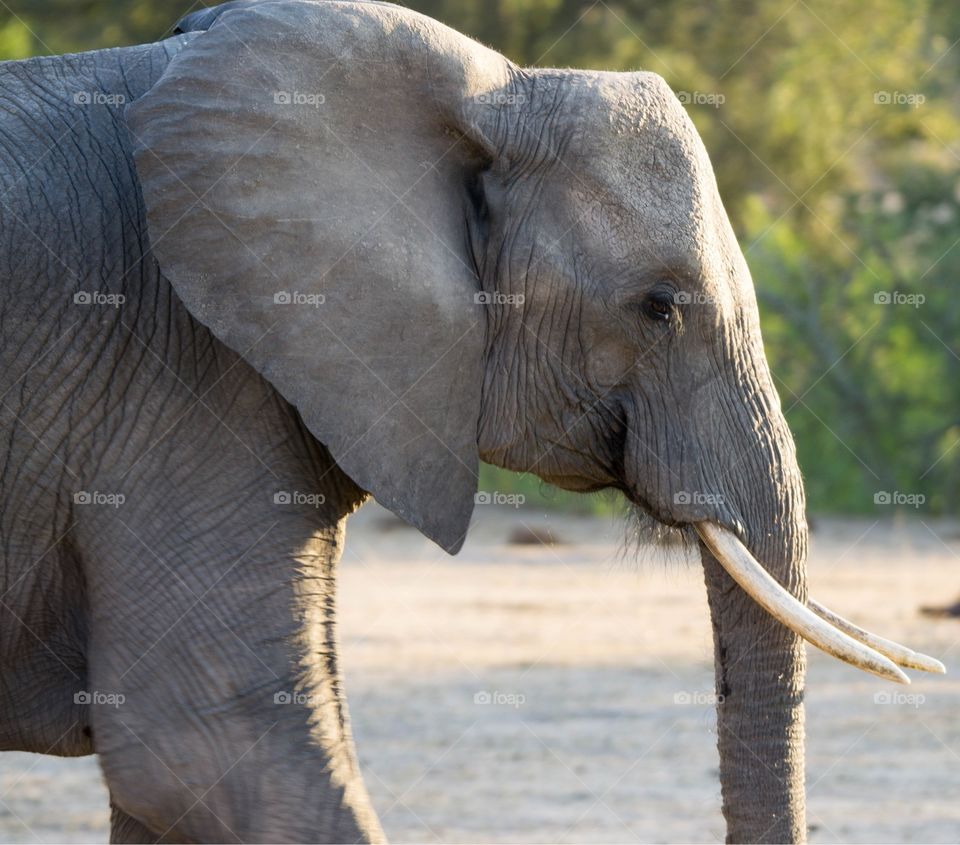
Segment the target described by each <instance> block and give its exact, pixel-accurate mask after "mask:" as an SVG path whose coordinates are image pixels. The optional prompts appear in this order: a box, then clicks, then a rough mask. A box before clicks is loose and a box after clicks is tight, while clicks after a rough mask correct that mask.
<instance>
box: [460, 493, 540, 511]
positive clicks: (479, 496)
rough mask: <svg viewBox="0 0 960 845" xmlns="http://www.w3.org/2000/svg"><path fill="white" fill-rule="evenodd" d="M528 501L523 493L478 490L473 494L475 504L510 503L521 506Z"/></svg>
mask: <svg viewBox="0 0 960 845" xmlns="http://www.w3.org/2000/svg"><path fill="white" fill-rule="evenodd" d="M526 501H527V497H526V496H524V495H523V493H500V492H498V491H496V490H494V491H492V492H487V491H485V490H478V491H477V492H476V493H474V494H473V503H474V504H475V505H510V506H511V507H514V508H519V507H520V506H521V505H522V504H524V503H525V502H526Z"/></svg>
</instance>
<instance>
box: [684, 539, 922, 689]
mask: <svg viewBox="0 0 960 845" xmlns="http://www.w3.org/2000/svg"><path fill="white" fill-rule="evenodd" d="M696 528H697V532H698V533H699V534H700V537H701V538H702V539H703V542H704V543H706V544H707V547H708V548H709V549H710V551H711V552H713V554H714V555H715V556H716V558H717V560H718V561H720V564H721V565H722V566H723V568H724V569H725V570H727V572H728V573H729V574H730V577H731V578H733V580H734V581H736V582H737V583H738V584H739V585H740V586H741V587H742V588H743V590H744V592H746V593H747V595H748V596H750V598H752V599H753V600H754V601H755V602H756V603H757V604H759V605H760V606H761V607H762V608H763V609H764V610H766V611H767V613H769V614H770V615H771V616H772V617H773V618H774V619H776V620H778V621H779V622H782V623H783V624H784V625H786V626H787V627H788V628H789V629H790V630H791V631H793V632H794V633H795V634H798V635H799V636H801V637H803V638H804V639H805V640H807V641H808V642H810V643H812V644H813V645H815V646H816V647H817V648H819V649H822V650H823V651H825V652H827V653H828V654H832V655H833V656H834V657H837V658H839V659H840V660H843V661H845V662H847V663H851V664H853V665H854V666H857V667H859V668H860V669H863V670H865V671H867V672H872V673H873V674H874V675H879V676H880V677H881V678H887V679H888V680H891V681H897V682H898V683H901V684H909V683H910V679H909V678H908V677H907V676H906V675H905V674H904V673H903V672H902V671H901V670H900V669H899V668H897V666H896V665H895V664H894V663H892V662H891V661H890V660H888V659H887V658H886V657H884V656H883V655H882V654H880V653H879V652H877V651H874V650H873V649H872V648H870V647H869V646H866V645H864V644H863V643H861V642H858V641H857V640H855V639H853V637H849V636H847V635H846V634H845V633H843V632H842V631H840V630H838V629H837V628H834V627H833V626H832V625H830V624H828V623H827V622H825V621H824V620H823V619H821V618H820V617H819V616H817V615H816V614H815V613H814V612H813V611H812V610H810V608H808V607H807V606H806V605H804V604H802V603H801V602H800V601H799V600H797V599H796V598H795V597H794V596H792V595H791V594H790V593H789V592H787V591H786V590H785V589H784V588H783V587H781V586H780V584H778V583H777V582H776V581H775V580H774V578H773V576H772V575H771V574H770V573H769V572H767V570H766V569H764V568H763V567H762V566H761V565H760V564H759V563H757V561H756V560H755V559H754V557H753V555H751V554H750V552H749V551H747V548H746V546H744V545H743V543H741V542H740V540H739V539H738V538H737V537H736V535H734V534H733V533H732V532H730V531H728V530H727V529H726V528H721V527H720V526H719V525H716V524H715V523H712V522H698V523H696Z"/></svg>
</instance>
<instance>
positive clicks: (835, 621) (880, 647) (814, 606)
mask: <svg viewBox="0 0 960 845" xmlns="http://www.w3.org/2000/svg"><path fill="white" fill-rule="evenodd" d="M807 607H809V608H810V609H811V610H812V611H813V612H814V613H816V614H817V616H819V617H820V618H821V619H824V620H826V621H827V622H829V623H830V624H831V625H833V626H835V627H837V628H839V629H840V630H841V631H843V632H844V633H845V634H849V635H850V636H851V637H853V638H854V639H855V640H859V641H860V642H862V643H863V644H864V645H868V646H870V648H872V649H874V650H875V651H879V652H880V654H884V655H886V656H887V657H889V658H890V659H891V660H892V661H893V662H894V663H896V664H898V665H900V666H906V667H907V668H908V669H919V670H920V671H921V672H934V673H936V674H937V675H945V674H946V672H947V667H946V666H944V665H943V664H942V663H941V662H940V661H939V660H936V659H935V658H933V657H928V656H927V655H926V654H921V653H920V652H918V651H913V649H909V648H907V647H906V646H904V645H900V643H895V642H893V640H886V639H884V638H883V637H878V636H877V635H876V634H871V633H870V632H869V631H864V630H863V628H861V627H859V626H857V625H854V624H853V623H852V622H850V621H849V620H848V619H844V618H843V617H842V616H840V615H838V614H836V613H834V612H833V611H832V610H830V608H828V607H824V606H823V605H822V604H820V602H818V601H814V600H813V599H808V600H807Z"/></svg>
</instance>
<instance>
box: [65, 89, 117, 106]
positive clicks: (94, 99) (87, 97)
mask: <svg viewBox="0 0 960 845" xmlns="http://www.w3.org/2000/svg"><path fill="white" fill-rule="evenodd" d="M73 102H74V104H75V105H78V106H113V107H114V108H118V107H119V106H123V105H126V103H127V97H126V95H125V94H111V93H109V92H107V91H77V92H75V93H74V95H73Z"/></svg>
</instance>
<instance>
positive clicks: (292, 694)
mask: <svg viewBox="0 0 960 845" xmlns="http://www.w3.org/2000/svg"><path fill="white" fill-rule="evenodd" d="M273 703H274V704H300V705H303V706H306V707H312V706H313V705H315V704H320V703H322V702H321V700H320V697H319V696H317V695H314V694H313V693H309V692H297V691H296V690H280V692H275V693H274V694H273Z"/></svg>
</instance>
